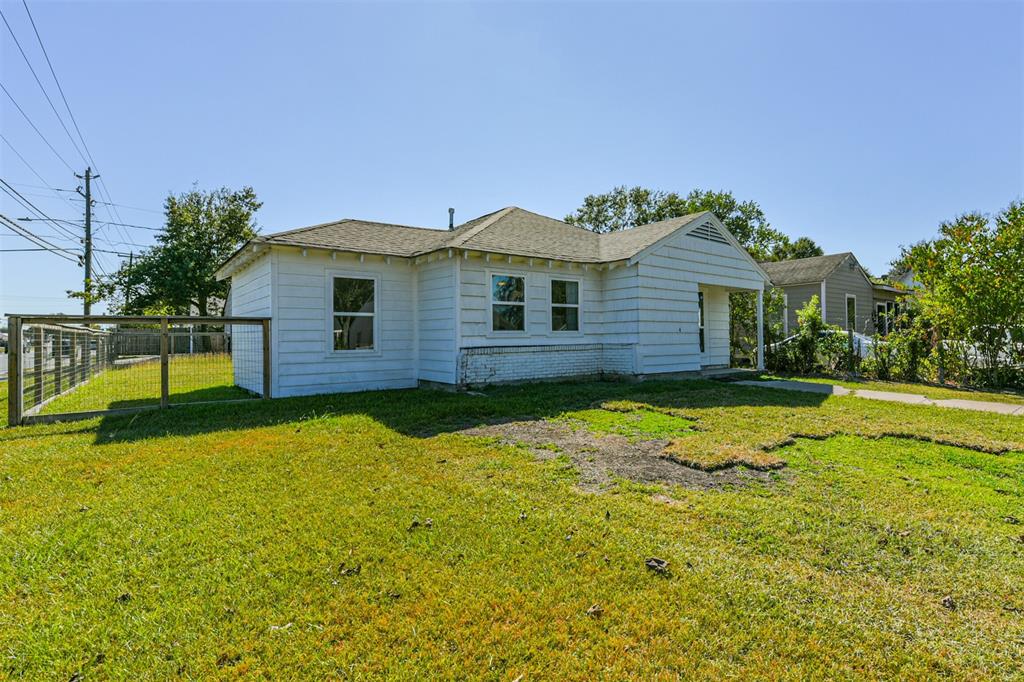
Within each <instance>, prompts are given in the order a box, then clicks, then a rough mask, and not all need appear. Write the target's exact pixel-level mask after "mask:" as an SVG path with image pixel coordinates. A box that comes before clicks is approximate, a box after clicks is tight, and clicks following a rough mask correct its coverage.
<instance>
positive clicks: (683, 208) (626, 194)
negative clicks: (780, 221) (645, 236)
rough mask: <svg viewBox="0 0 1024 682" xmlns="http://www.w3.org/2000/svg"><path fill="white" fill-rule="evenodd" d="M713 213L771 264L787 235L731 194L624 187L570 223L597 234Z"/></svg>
mask: <svg viewBox="0 0 1024 682" xmlns="http://www.w3.org/2000/svg"><path fill="white" fill-rule="evenodd" d="M701 211H710V212H711V213H713V214H714V215H715V217H716V218H718V219H719V220H721V221H722V224H723V225H725V227H726V228H727V229H728V230H729V232H731V233H732V235H733V236H734V237H736V240H737V241H739V243H740V244H742V245H743V246H744V247H745V248H746V249H747V251H749V252H750V255H752V256H753V257H754V258H755V259H757V260H767V259H768V258H769V257H770V254H771V253H772V251H773V250H774V248H775V247H776V246H777V245H778V244H780V243H782V242H784V241H788V239H787V237H786V236H785V235H784V234H783V233H781V232H779V231H778V230H775V229H773V228H772V227H771V225H769V224H768V220H767V219H766V218H765V216H764V211H762V210H761V207H760V206H758V205H757V203H756V202H753V201H740V200H738V199H737V198H736V197H735V196H733V194H732V192H726V191H717V192H716V191H711V190H702V189H694V190H691V191H690V193H689V194H687V195H686V196H682V195H680V194H677V193H676V192H663V191H661V190H652V189H647V188H644V187H626V186H624V185H623V186H620V187H615V188H613V189H612V190H611V191H610V192H605V193H604V194H591V195H589V196H587V197H586V198H584V199H583V205H582V206H580V207H579V208H578V209H576V210H575V211H573V212H572V213H570V214H569V215H567V216H566V217H565V222H567V223H570V224H572V225H578V226H580V227H585V228H587V229H588V230H592V231H594V232H598V233H606V232H618V231H619V230H625V229H628V228H631V227H636V226H637V225H646V224H648V223H656V222H658V221H660V220H668V219H669V218H678V217H680V216H684V215H687V214H690V213H700V212H701Z"/></svg>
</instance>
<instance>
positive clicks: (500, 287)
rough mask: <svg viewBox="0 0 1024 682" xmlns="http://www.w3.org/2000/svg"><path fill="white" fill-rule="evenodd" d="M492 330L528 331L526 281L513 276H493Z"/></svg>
mask: <svg viewBox="0 0 1024 682" xmlns="http://www.w3.org/2000/svg"><path fill="white" fill-rule="evenodd" d="M491 330H492V331H496V332H523V331H526V281H525V280H524V279H523V278H522V277H516V276H513V275H491Z"/></svg>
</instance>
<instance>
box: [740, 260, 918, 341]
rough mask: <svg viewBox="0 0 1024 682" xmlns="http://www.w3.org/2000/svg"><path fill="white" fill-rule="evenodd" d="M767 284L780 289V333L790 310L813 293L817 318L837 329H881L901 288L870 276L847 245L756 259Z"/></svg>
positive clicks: (790, 319) (792, 325)
mask: <svg viewBox="0 0 1024 682" xmlns="http://www.w3.org/2000/svg"><path fill="white" fill-rule="evenodd" d="M760 265H761V267H762V269H764V271H765V272H767V273H768V276H769V277H771V280H772V284H773V285H774V286H775V287H776V288H779V289H782V290H783V292H784V295H785V317H784V322H783V328H784V333H785V334H787V335H788V334H792V333H795V331H796V326H797V324H796V311H798V310H799V309H800V308H802V307H803V306H804V305H805V304H806V303H807V301H808V300H810V298H811V297H812V296H814V295H815V294H817V296H818V299H819V300H820V301H821V305H822V318H823V319H824V320H825V322H827V323H829V324H834V325H836V326H839V327H841V328H843V329H853V330H854V331H856V332H860V333H862V334H869V335H871V334H875V333H881V334H886V333H888V331H889V328H888V324H889V320H890V319H892V318H893V317H894V315H895V312H896V307H897V304H898V301H899V299H900V297H902V296H903V295H905V292H904V291H902V290H900V289H897V288H896V287H891V286H887V285H883V284H877V283H875V282H872V281H871V278H870V277H868V274H867V272H865V271H864V268H863V267H861V265H860V263H859V262H857V258H856V256H854V255H853V254H852V253H850V252H849V251H847V252H845V253H835V254H831V255H827V256H815V257H813V258H797V259H794V260H787V261H779V262H777V263H761V264H760Z"/></svg>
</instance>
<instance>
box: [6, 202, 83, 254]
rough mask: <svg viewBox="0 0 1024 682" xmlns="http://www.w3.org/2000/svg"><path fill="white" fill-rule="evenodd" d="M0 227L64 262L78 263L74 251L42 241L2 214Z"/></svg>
mask: <svg viewBox="0 0 1024 682" xmlns="http://www.w3.org/2000/svg"><path fill="white" fill-rule="evenodd" d="M0 225H3V226H4V227H6V228H8V229H9V230H11V231H13V232H14V233H16V234H19V235H21V236H22V237H24V238H25V239H27V240H29V241H30V242H32V243H33V244H35V245H36V246H42V247H47V251H52V252H53V253H54V254H56V255H58V256H60V257H61V258H64V259H65V260H69V261H71V262H73V263H79V262H80V259H79V257H78V254H77V253H75V252H74V251H71V250H69V249H65V248H62V247H60V246H57V245H56V244H54V243H52V242H49V241H47V240H45V239H43V238H42V237H40V236H39V235H37V234H35V233H33V232H32V231H31V230H29V229H27V228H24V227H22V226H21V225H19V224H18V223H16V222H14V221H13V220H11V219H10V218H8V217H7V216H5V215H3V214H2V213H0Z"/></svg>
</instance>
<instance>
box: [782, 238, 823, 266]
mask: <svg viewBox="0 0 1024 682" xmlns="http://www.w3.org/2000/svg"><path fill="white" fill-rule="evenodd" d="M824 255H825V252H824V251H823V250H822V248H821V247H820V246H818V244H817V243H816V242H815V241H814V240H813V239H811V238H810V237H797V238H796V239H793V240H790V239H789V238H788V237H784V238H783V239H782V241H780V242H779V243H778V244H777V245H776V246H775V248H773V249H772V254H771V258H770V260H774V261H780V260H795V259H797V258H812V257H814V256H824Z"/></svg>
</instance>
